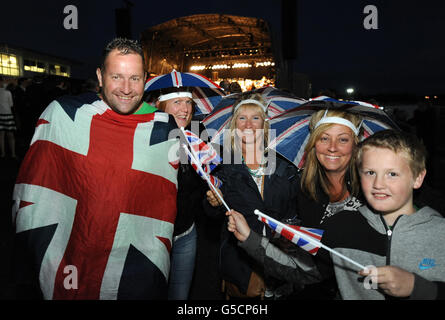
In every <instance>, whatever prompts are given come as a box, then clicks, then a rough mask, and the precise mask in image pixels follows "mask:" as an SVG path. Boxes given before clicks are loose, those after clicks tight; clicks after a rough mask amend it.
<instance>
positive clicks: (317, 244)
mask: <svg viewBox="0 0 445 320" xmlns="http://www.w3.org/2000/svg"><path fill="white" fill-rule="evenodd" d="M254 213H255V214H256V215H257V216H258V219H259V220H260V221H263V222H264V223H266V224H267V225H268V226H270V227H271V228H272V229H274V227H272V226H277V227H279V228H280V230H285V231H286V232H287V233H290V234H295V235H296V238H303V239H304V240H306V241H307V242H309V243H310V244H311V246H312V247H314V248H317V250H318V248H323V249H325V250H328V251H329V252H331V253H333V254H335V255H337V256H339V257H340V258H342V259H344V260H346V261H348V262H350V263H352V264H353V265H355V266H357V267H359V268H360V270H363V269H365V268H366V267H365V266H363V265H361V264H359V263H357V262H355V261H354V260H352V259H350V258H348V257H346V256H344V255H343V254H341V253H340V252H338V251H335V250H334V249H331V248H329V247H328V246H326V245H324V244H323V243H321V242H320V240H321V237H320V240H317V239H316V238H315V237H314V236H312V235H308V234H306V233H304V232H302V231H301V230H300V231H299V230H297V229H294V228H292V227H290V226H288V225H286V224H284V223H282V222H280V221H278V220H275V219H274V218H271V217H269V216H268V215H266V214H264V213H262V212H261V211H259V210H255V211H254ZM274 230H275V229H274ZM280 233H281V232H280ZM281 234H282V233H281ZM297 241H298V239H297ZM303 249H304V248H303ZM315 253H316V251H315Z"/></svg>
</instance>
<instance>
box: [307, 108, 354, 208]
mask: <svg viewBox="0 0 445 320" xmlns="http://www.w3.org/2000/svg"><path fill="white" fill-rule="evenodd" d="M325 112H326V110H320V111H318V112H317V113H314V114H313V116H312V118H311V121H310V123H309V131H310V136H309V141H308V143H307V144H306V147H305V149H304V151H305V153H306V159H305V162H304V170H303V174H302V179H301V189H302V191H303V192H304V193H306V194H307V195H308V196H309V197H311V198H312V199H313V200H315V201H317V200H318V199H317V195H316V194H317V186H318V185H321V187H322V189H323V191H324V192H325V193H326V194H329V186H330V183H329V180H328V178H327V176H326V173H325V170H324V169H323V167H322V165H321V164H320V162H319V161H318V159H317V155H316V154H315V144H316V143H317V141H318V140H319V139H320V137H321V135H322V134H323V133H324V132H325V131H326V130H328V129H329V128H331V127H332V126H334V125H335V123H324V124H321V125H320V126H318V127H317V128H315V125H316V124H317V123H318V121H320V120H321V118H322V117H323V116H324V115H325ZM326 116H327V117H340V118H344V119H346V120H349V121H350V122H352V123H353V124H354V125H355V127H356V128H358V127H359V126H360V123H361V117H360V116H358V115H355V114H352V113H348V112H345V111H340V110H328V112H327V113H326ZM351 132H352V130H351ZM352 134H353V136H354V142H355V143H354V148H353V151H352V155H351V160H350V162H349V164H348V168H347V169H346V172H347V173H349V177H350V179H351V180H350V181H351V186H350V192H351V194H352V195H353V196H356V195H357V194H358V193H359V190H360V181H359V177H358V174H357V169H356V162H355V156H356V152H357V150H356V149H357V148H356V146H357V144H358V143H359V137H357V136H356V135H355V134H354V133H352ZM344 183H346V181H344Z"/></svg>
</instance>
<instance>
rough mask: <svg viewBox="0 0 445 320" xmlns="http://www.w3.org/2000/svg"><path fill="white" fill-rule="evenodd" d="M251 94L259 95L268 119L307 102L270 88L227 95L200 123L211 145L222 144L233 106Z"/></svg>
mask: <svg viewBox="0 0 445 320" xmlns="http://www.w3.org/2000/svg"><path fill="white" fill-rule="evenodd" d="M253 93H259V94H261V95H262V97H263V99H264V100H265V101H266V104H267V110H268V111H267V114H268V117H269V118H273V117H276V116H278V115H280V114H281V113H283V112H285V111H286V110H290V109H293V108H296V107H298V106H300V105H302V104H303V103H306V102H307V101H306V100H304V99H302V98H298V97H296V96H294V95H293V94H291V93H288V92H285V91H282V90H279V89H277V88H274V87H271V86H268V87H263V88H259V89H255V90H252V91H248V92H243V93H234V94H230V95H227V96H225V97H223V98H222V99H221V101H220V102H219V104H218V105H217V106H216V107H215V109H213V111H212V112H211V113H210V114H209V115H208V116H206V117H205V118H204V120H203V121H202V123H203V124H204V126H205V127H206V129H207V131H208V133H209V135H210V136H211V138H212V139H211V142H212V143H213V142H214V143H219V144H222V143H223V131H224V129H228V125H229V123H230V120H231V118H232V111H233V104H234V103H235V102H236V101H237V100H238V99H240V98H241V97H242V96H244V95H247V94H253Z"/></svg>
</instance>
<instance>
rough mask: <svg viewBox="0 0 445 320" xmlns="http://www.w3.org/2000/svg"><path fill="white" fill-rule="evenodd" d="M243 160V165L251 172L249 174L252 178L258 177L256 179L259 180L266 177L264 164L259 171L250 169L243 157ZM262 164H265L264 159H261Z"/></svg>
mask: <svg viewBox="0 0 445 320" xmlns="http://www.w3.org/2000/svg"><path fill="white" fill-rule="evenodd" d="M242 160H243V164H245V165H246V167H247V170H248V171H249V173H250V175H251V176H254V177H256V178H259V177H261V176H264V175H265V172H264V164H263V163H262V164H260V165H259V167H258V169H250V168H249V166H248V165H247V164H246V162H245V161H244V156H243V157H242ZM261 162H263V159H261Z"/></svg>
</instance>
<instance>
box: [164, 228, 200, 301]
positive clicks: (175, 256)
mask: <svg viewBox="0 0 445 320" xmlns="http://www.w3.org/2000/svg"><path fill="white" fill-rule="evenodd" d="M197 239H198V236H197V233H196V226H195V225H193V228H192V230H191V232H190V233H189V234H187V235H185V236H182V237H180V238H178V239H176V241H174V242H173V247H172V253H171V259H170V276H169V283H168V300H187V299H188V295H189V291H190V286H191V283H192V279H193V271H194V269H195V258H196V245H197Z"/></svg>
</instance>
